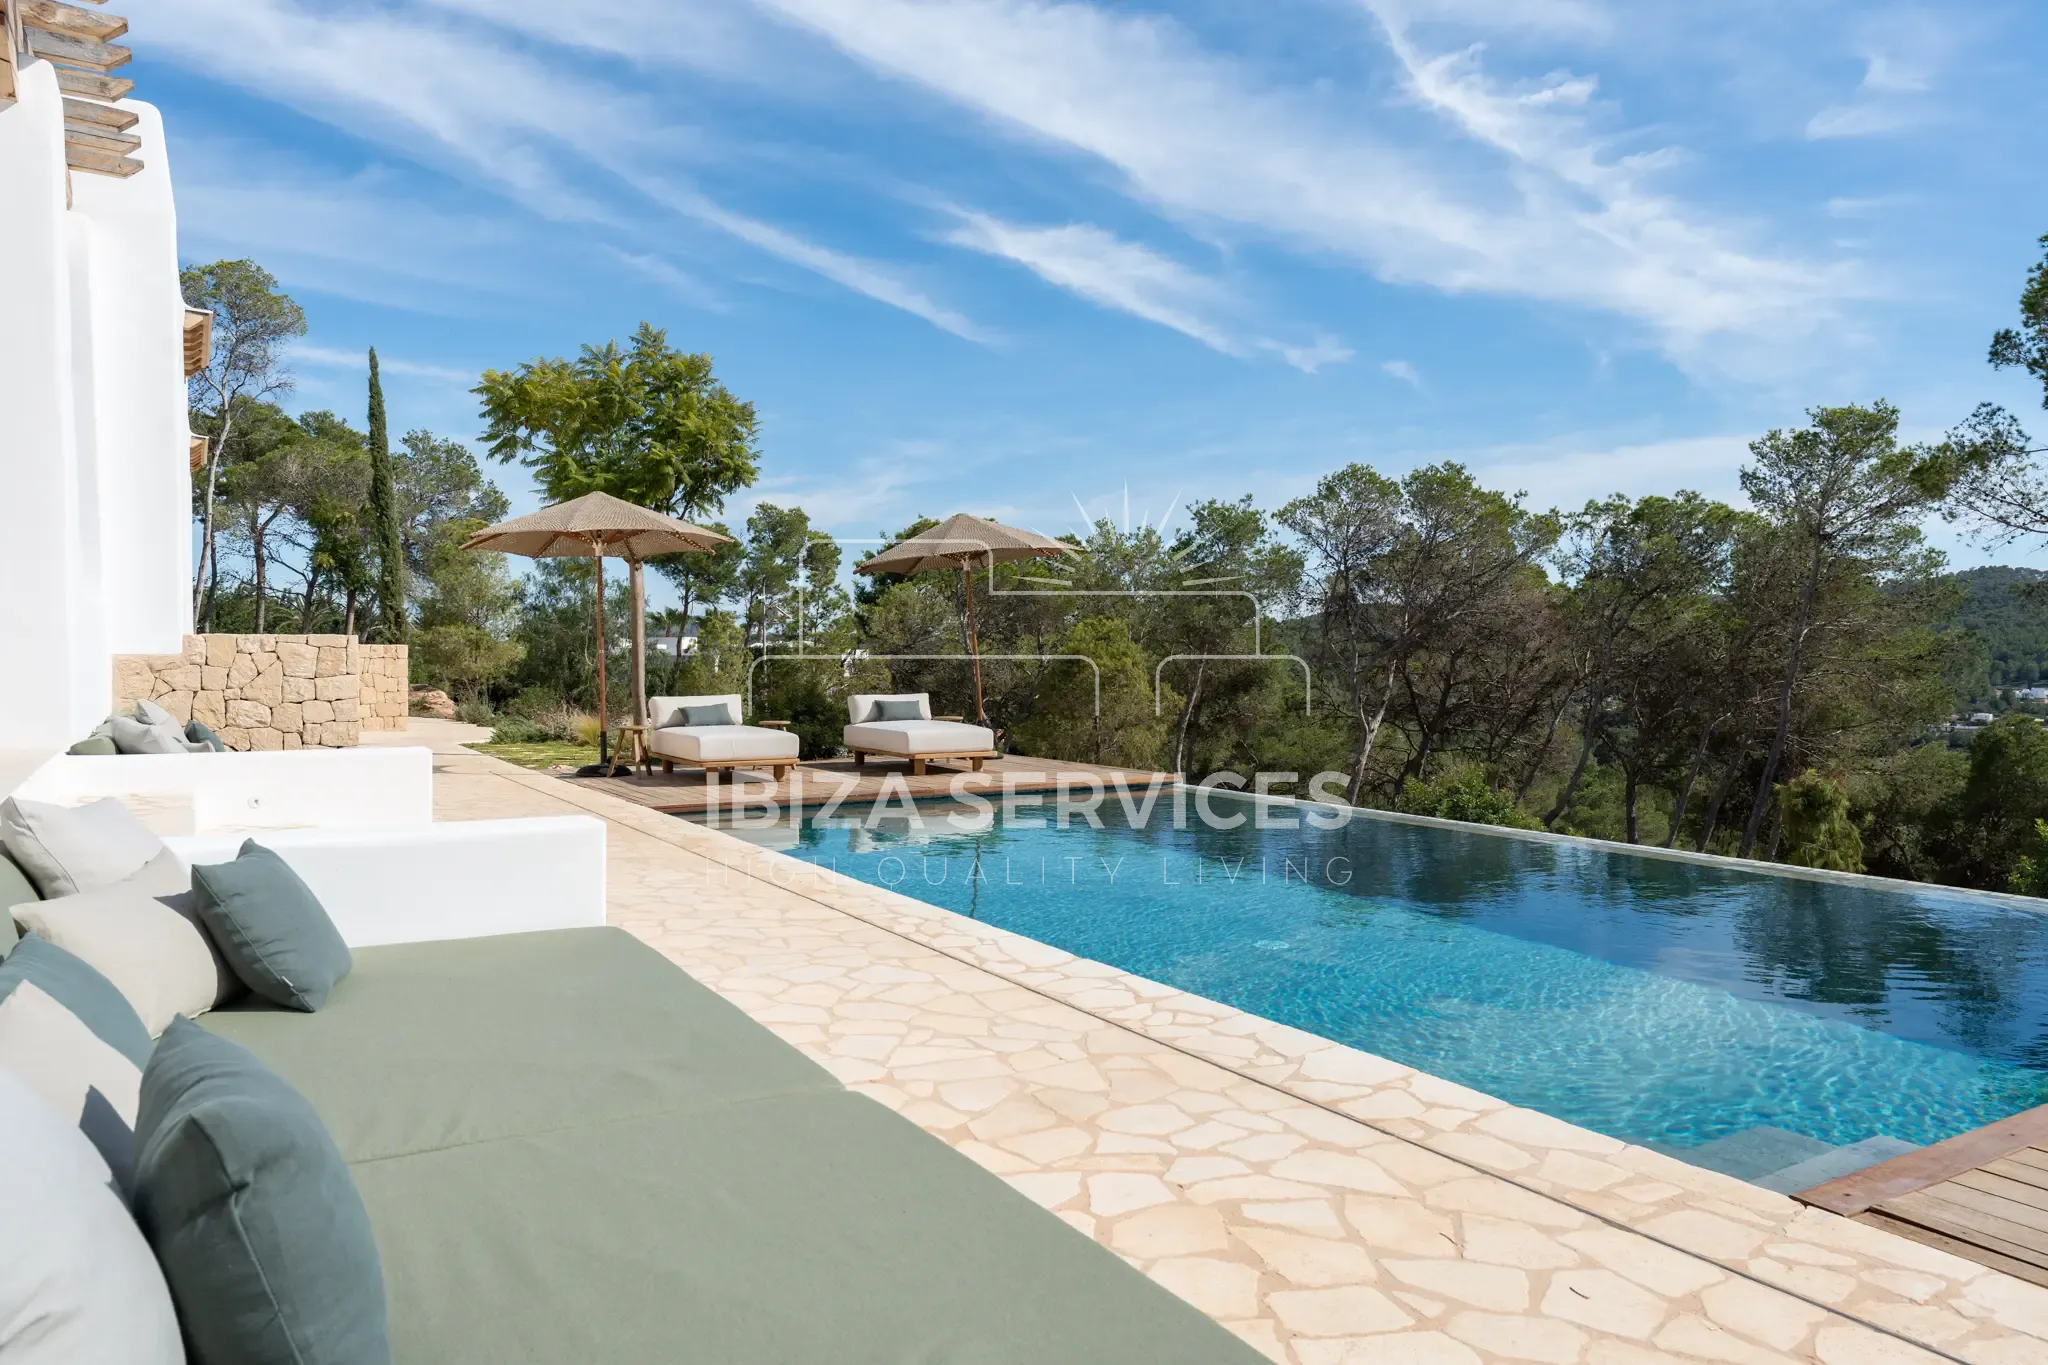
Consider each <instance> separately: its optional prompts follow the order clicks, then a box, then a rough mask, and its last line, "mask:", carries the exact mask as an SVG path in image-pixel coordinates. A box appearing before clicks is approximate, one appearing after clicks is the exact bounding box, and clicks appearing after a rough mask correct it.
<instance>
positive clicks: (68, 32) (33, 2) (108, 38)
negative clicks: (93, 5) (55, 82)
mask: <svg viewBox="0 0 2048 1365" xmlns="http://www.w3.org/2000/svg"><path fill="white" fill-rule="evenodd" d="M13 3H15V4H18V5H20V6H21V21H22V22H23V23H24V24H26V25H28V26H29V27H30V28H37V29H41V30H42V31H43V32H45V33H61V34H63V35H65V36H66V37H68V38H83V39H85V40H86V41H87V42H95V43H106V42H112V41H113V40H114V39H116V38H118V37H120V36H121V35H122V34H124V33H126V32H127V31H128V21H127V20H126V19H123V18H122V17H121V16H120V15H118V14H100V13H97V12H96V11H93V10H89V9H80V8H79V7H78V6H76V5H66V4H60V3H59V2H58V0H13Z"/></svg>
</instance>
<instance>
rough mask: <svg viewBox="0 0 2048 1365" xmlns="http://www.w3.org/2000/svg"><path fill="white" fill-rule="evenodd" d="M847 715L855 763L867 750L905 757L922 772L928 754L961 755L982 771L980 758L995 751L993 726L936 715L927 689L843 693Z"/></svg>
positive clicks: (918, 773) (848, 743)
mask: <svg viewBox="0 0 2048 1365" xmlns="http://www.w3.org/2000/svg"><path fill="white" fill-rule="evenodd" d="M846 715H847V719H848V720H850V721H852V722H853V723H852V724H850V725H848V726H847V727H846V732H845V744H846V748H847V750H848V752H850V753H851V754H852V755H853V761H854V763H855V764H856V765H858V764H861V763H865V762H866V761H867V756H868V755H869V754H876V755H879V756H881V757H884V758H907V759H909V760H910V771H911V775H912V776H916V777H922V776H923V775H924V769H925V763H926V762H927V761H929V760H931V759H935V758H945V759H965V760H967V761H968V762H969V763H971V764H972V765H973V766H974V771H976V772H980V771H981V765H982V764H983V763H984V762H986V761H987V760H989V759H991V758H994V757H996V736H995V731H993V730H991V729H989V728H988V727H987V726H985V725H968V724H965V723H963V722H962V721H960V720H958V719H954V718H950V717H949V718H947V719H945V720H934V719H933V718H932V699H931V697H930V695H929V694H928V693H924V692H905V693H898V694H895V695H875V694H872V693H866V692H858V693H855V694H854V695H853V696H851V697H849V698H847V701H846Z"/></svg>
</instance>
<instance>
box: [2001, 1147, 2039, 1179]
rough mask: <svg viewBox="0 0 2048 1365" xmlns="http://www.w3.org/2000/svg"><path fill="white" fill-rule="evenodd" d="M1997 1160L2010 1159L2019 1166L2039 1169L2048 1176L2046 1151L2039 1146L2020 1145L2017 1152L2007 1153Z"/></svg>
mask: <svg viewBox="0 0 2048 1365" xmlns="http://www.w3.org/2000/svg"><path fill="white" fill-rule="evenodd" d="M1999 1160H2001V1161H2010V1162H2012V1163H2014V1164H2015V1165H2019V1166H2028V1167H2031V1168H2032V1169H2034V1170H2037V1171H2040V1172H2041V1173H2042V1174H2043V1176H2044V1177H2048V1151H2043V1150H2042V1149H2041V1148H2039V1147H2022V1148H2020V1149H2019V1150H2018V1151H2017V1152H2009V1153H2007V1154H2006V1155H2005V1156H2002V1157H2000V1158H1999Z"/></svg>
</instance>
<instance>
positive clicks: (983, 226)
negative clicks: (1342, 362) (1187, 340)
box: [945, 213, 1245, 355]
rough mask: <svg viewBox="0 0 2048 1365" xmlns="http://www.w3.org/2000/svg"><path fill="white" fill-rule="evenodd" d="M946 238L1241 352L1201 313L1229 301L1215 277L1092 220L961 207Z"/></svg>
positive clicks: (1149, 319)
mask: <svg viewBox="0 0 2048 1365" xmlns="http://www.w3.org/2000/svg"><path fill="white" fill-rule="evenodd" d="M945 239H946V240H947V241H949V242H951V243H953V244H954V245H955V246H963V247H967V248H969V249H970V250H973V251H980V252H985V253H986V254H988V255H991V256H1000V257H1002V258H1004V259H1005V260H1011V261H1015V262H1016V263H1017V264H1019V265H1022V266H1024V267H1025V268H1027V269H1029V270H1030V271H1031V272H1032V273H1033V274H1035V275H1037V276H1038V277H1039V278H1040V279H1042V280H1045V281H1046V282H1047V283H1048V284H1054V285H1058V286H1059V287H1060V288H1062V289H1064V290H1067V291H1068V292H1069V293H1072V294H1078V295H1079V296H1081V297H1082V298H1084V299H1087V300H1089V301H1090V302H1091V303H1098V304H1101V305H1102V306H1103V307H1105V308H1114V309H1116V310H1117V311H1119V312H1124V313H1129V314H1131V315H1132V316H1134V317H1140V318H1144V319H1145V320H1146V321H1147V322H1156V323H1158V324H1159V325H1160V326H1162V327H1170V328H1172V329H1173V330H1174V331H1176V332H1179V333H1181V334H1182V335H1183V336H1188V337H1192V338H1194V339H1195V340H1196V341H1199V342H1201V343H1202V344H1203V345H1204V346H1207V347H1210V348H1211V349H1213V350H1218V351H1221V352H1223V353H1224V354H1225V355H1242V354H1244V351H1245V346H1244V343H1243V342H1241V341H1239V340H1237V339H1236V338H1234V337H1232V336H1231V335H1230V334H1229V333H1228V332H1227V331H1226V330H1225V329H1224V328H1223V327H1222V326H1220V325H1218V324H1217V323H1215V322H1213V321H1211V320H1210V318H1209V316H1208V315H1209V314H1212V313H1214V312H1217V311H1221V310H1225V309H1228V308H1230V307H1232V306H1233V301H1232V300H1231V298H1230V297H1229V293H1228V291H1227V290H1226V289H1225V288H1224V287H1223V285H1222V284H1220V283H1219V282H1218V281H1216V280H1213V279H1210V278H1209V277H1208V276H1206V275H1202V274H1199V273H1197V272H1196V271H1193V270H1190V269H1188V268H1187V267H1186V266H1184V265H1182V264H1181V263H1180V262H1178V261H1175V260H1172V259H1170V258H1168V257H1165V256H1162V255H1160V254H1159V253H1158V252H1156V251H1153V250H1152V249H1151V248H1150V247H1146V246H1141V245H1139V244H1137V243H1135V242H1126V241H1122V240H1120V239H1119V238H1117V237H1116V236H1115V235H1114V234H1112V233H1109V232H1106V231H1104V230H1103V229H1101V228H1099V227H1095V226H1093V225H1091V224H1087V223H1069V224H1067V225H1065V226H1063V227H1024V226H1020V225H1018V224H1015V223H1005V222H1002V221H1000V220H999V219H995V218H991V217H989V216H988V215H986V214H981V213H962V214H961V224H960V226H959V227H957V228H955V229H954V230H953V231H951V232H949V233H947V234H946V238H945Z"/></svg>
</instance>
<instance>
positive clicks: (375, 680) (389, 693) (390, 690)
mask: <svg viewBox="0 0 2048 1365" xmlns="http://www.w3.org/2000/svg"><path fill="white" fill-rule="evenodd" d="M356 656H357V658H358V659H359V660H360V661H361V664H362V670H363V671H362V679H363V697H362V712H363V728H364V729H365V730H403V729H404V728H405V718H406V712H407V711H408V710H409V709H410V700H411V682H412V679H411V677H410V675H409V671H408V670H410V668H411V667H412V664H411V660H410V659H408V658H407V656H406V648H405V646H404V645H357V646H356Z"/></svg>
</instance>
